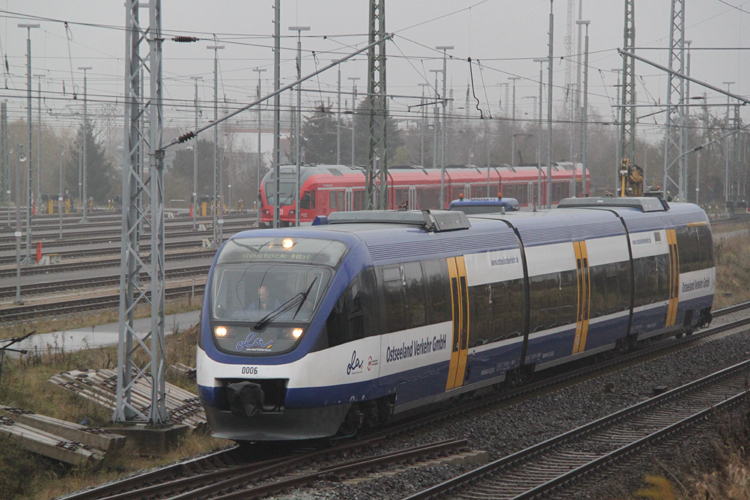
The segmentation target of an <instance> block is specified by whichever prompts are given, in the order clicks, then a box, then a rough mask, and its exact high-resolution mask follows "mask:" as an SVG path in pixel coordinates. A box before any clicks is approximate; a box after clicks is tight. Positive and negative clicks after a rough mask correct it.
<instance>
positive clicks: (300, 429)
mask: <svg viewBox="0 0 750 500" xmlns="http://www.w3.org/2000/svg"><path fill="white" fill-rule="evenodd" d="M349 406H350V405H349V404H344V405H336V406H326V407H320V408H299V409H291V410H290V409H284V410H283V411H282V412H273V413H260V414H258V415H255V416H253V417H244V416H242V417H241V416H238V415H235V414H233V413H232V412H231V411H229V410H226V411H225V410H219V409H218V408H215V407H213V406H204V407H203V408H204V409H205V411H206V417H207V418H208V424H209V425H210V426H211V435H212V436H214V437H217V438H222V439H232V440H234V441H294V440H304V439H319V438H325V437H330V436H333V435H335V434H336V432H337V431H338V430H339V426H340V425H341V422H343V421H344V417H345V416H346V413H347V412H348V411H349Z"/></svg>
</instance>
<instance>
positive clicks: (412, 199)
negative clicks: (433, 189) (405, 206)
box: [409, 186, 417, 210]
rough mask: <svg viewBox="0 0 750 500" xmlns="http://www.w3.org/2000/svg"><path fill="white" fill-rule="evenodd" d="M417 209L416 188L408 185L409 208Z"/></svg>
mask: <svg viewBox="0 0 750 500" xmlns="http://www.w3.org/2000/svg"><path fill="white" fill-rule="evenodd" d="M416 209H417V188H415V187H414V186H409V210H416Z"/></svg>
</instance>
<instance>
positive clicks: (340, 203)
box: [336, 191, 346, 212]
mask: <svg viewBox="0 0 750 500" xmlns="http://www.w3.org/2000/svg"><path fill="white" fill-rule="evenodd" d="M336 193H337V194H338V200H336V206H338V207H339V211H342V212H343V211H345V210H346V203H344V192H343V191H336Z"/></svg>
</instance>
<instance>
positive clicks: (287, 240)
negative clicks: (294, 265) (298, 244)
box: [281, 238, 294, 250]
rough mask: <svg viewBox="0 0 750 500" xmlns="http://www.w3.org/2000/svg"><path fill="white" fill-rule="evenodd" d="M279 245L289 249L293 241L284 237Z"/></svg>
mask: <svg viewBox="0 0 750 500" xmlns="http://www.w3.org/2000/svg"><path fill="white" fill-rule="evenodd" d="M281 245H282V246H283V247H284V248H286V249H287V250H289V249H290V248H292V247H293V246H294V241H292V240H290V239H289V238H287V239H285V240H284V241H282V242H281Z"/></svg>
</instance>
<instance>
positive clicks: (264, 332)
mask: <svg viewBox="0 0 750 500" xmlns="http://www.w3.org/2000/svg"><path fill="white" fill-rule="evenodd" d="M345 253H346V245H344V244H343V243H341V242H338V241H330V240H319V239H311V238H235V239H232V240H230V241H228V242H227V244H226V245H225V246H224V248H223V249H222V252H221V254H220V255H219V259H218V261H217V264H216V268H215V269H214V274H213V286H212V290H211V308H212V321H211V323H212V330H213V334H214V339H215V340H216V343H217V346H218V347H219V348H220V349H222V350H225V351H229V352H233V353H241V354H247V355H253V354H259V353H260V354H262V353H279V352H284V351H287V350H289V349H291V348H292V347H293V346H294V345H295V344H296V343H297V341H298V340H299V339H300V338H301V337H302V336H303V334H304V331H305V328H306V326H307V324H308V323H309V322H310V320H312V317H313V314H314V312H315V310H316V309H317V307H318V304H319V303H320V301H321V300H322V298H323V295H324V293H325V291H326V288H327V287H328V283H329V282H330V280H331V278H332V276H333V273H334V271H335V268H336V267H337V266H338V264H339V263H340V262H341V259H342V257H343V256H344V254H345Z"/></svg>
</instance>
